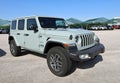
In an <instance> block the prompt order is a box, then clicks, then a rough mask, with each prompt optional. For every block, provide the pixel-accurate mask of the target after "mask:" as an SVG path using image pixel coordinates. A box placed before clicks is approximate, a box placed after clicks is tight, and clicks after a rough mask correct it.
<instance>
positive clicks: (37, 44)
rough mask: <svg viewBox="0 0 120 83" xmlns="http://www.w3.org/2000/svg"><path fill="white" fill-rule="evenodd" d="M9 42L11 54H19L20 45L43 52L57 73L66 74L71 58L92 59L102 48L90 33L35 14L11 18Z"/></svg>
mask: <svg viewBox="0 0 120 83" xmlns="http://www.w3.org/2000/svg"><path fill="white" fill-rule="evenodd" d="M9 45H10V51H11V54H12V55H13V56H19V55H21V48H22V49H23V48H24V49H27V50H30V51H33V52H37V53H40V54H44V55H46V56H47V64H48V67H49V69H50V71H51V72H52V73H53V74H55V75H57V76H64V75H66V74H67V73H68V71H69V70H70V68H71V65H72V63H71V62H72V61H73V60H74V61H85V60H89V59H94V58H95V56H97V55H98V54H99V53H103V52H104V49H105V48H104V46H103V45H102V44H100V42H99V38H98V37H97V36H96V35H95V34H94V33H93V32H90V31H88V30H83V29H70V28H69V27H68V26H67V24H66V22H65V20H64V19H62V18H55V17H39V16H31V17H24V18H17V19H14V20H12V23H11V28H10V34H9Z"/></svg>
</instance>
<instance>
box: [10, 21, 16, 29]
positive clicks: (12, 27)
mask: <svg viewBox="0 0 120 83" xmlns="http://www.w3.org/2000/svg"><path fill="white" fill-rule="evenodd" d="M16 23H17V21H16V20H14V21H12V26H11V29H12V30H15V29H16Z"/></svg>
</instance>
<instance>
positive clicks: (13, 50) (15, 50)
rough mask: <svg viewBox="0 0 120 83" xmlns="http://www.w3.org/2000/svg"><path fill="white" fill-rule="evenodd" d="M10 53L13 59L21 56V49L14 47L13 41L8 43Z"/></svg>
mask: <svg viewBox="0 0 120 83" xmlns="http://www.w3.org/2000/svg"><path fill="white" fill-rule="evenodd" d="M10 52H11V54H12V55H13V56H15V57H17V56H20V55H21V48H20V47H19V46H16V43H15V41H14V40H11V41H10Z"/></svg>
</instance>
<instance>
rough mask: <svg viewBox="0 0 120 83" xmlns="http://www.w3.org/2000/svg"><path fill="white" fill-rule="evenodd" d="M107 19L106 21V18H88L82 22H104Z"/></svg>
mask: <svg viewBox="0 0 120 83" xmlns="http://www.w3.org/2000/svg"><path fill="white" fill-rule="evenodd" d="M107 21H108V19H106V18H104V17H101V18H95V19H89V20H87V21H85V22H84V23H96V22H99V23H104V22H107Z"/></svg>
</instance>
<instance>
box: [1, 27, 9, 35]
mask: <svg viewBox="0 0 120 83" xmlns="http://www.w3.org/2000/svg"><path fill="white" fill-rule="evenodd" d="M0 33H2V34H8V33H9V29H8V28H3V29H1V30H0Z"/></svg>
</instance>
